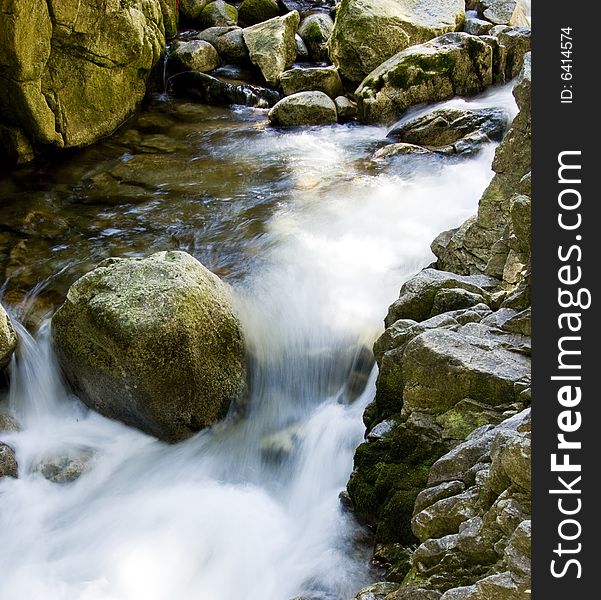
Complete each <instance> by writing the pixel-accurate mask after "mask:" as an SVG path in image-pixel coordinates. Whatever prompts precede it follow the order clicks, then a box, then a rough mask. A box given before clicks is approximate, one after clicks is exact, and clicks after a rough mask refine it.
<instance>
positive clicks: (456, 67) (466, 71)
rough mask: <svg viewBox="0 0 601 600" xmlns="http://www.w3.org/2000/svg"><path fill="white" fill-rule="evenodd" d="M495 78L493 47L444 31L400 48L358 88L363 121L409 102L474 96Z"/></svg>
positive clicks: (389, 114)
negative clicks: (401, 49) (431, 37)
mask: <svg viewBox="0 0 601 600" xmlns="http://www.w3.org/2000/svg"><path fill="white" fill-rule="evenodd" d="M492 83H493V47H492V46H491V45H489V43H487V41H486V40H483V39H482V38H479V37H476V36H472V35H469V34H467V33H464V32H460V33H448V34H446V35H443V36H440V37H438V38H436V39H434V40H432V41H430V42H427V43H425V44H421V45H418V46H412V47H410V48H407V49H406V50H403V51H402V52H399V53H398V54H396V55H395V56H393V57H392V58H390V59H389V60H387V61H386V62H384V63H383V64H381V65H380V66H379V67H378V68H376V69H375V70H374V71H373V72H372V73H370V74H369V75H368V76H367V77H366V78H365V79H364V80H363V82H362V83H361V85H360V86H359V87H358V88H357V91H356V94H355V95H356V97H357V102H358V105H359V111H360V114H361V115H362V117H363V119H364V120H365V121H366V122H369V123H374V122H384V123H387V122H388V123H390V122H394V121H395V120H397V119H398V118H399V117H400V116H401V115H402V114H403V113H404V112H405V110H407V108H409V107H410V106H413V105H415V104H420V103H422V102H438V101H440V100H446V99H447V98H450V97H452V96H457V95H459V96H473V95H474V94H478V93H480V92H482V91H483V90H484V89H485V88H487V87H488V86H489V85H491V84H492Z"/></svg>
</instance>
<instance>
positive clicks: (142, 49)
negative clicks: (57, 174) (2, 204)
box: [0, 0, 175, 161]
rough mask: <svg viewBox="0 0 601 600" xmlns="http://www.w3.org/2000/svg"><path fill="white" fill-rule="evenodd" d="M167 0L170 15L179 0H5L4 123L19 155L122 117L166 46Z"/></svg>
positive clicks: (78, 138) (0, 40)
mask: <svg viewBox="0 0 601 600" xmlns="http://www.w3.org/2000/svg"><path fill="white" fill-rule="evenodd" d="M163 8H165V9H166V13H167V16H169V14H171V12H172V11H173V12H174V11H175V0H129V1H128V2H113V1H110V0H97V1H95V2H92V1H91V0H82V2H77V3H68V2H59V1H58V0H51V1H50V2H38V1H37V0H4V2H3V3H2V14H3V17H2V31H1V33H0V87H1V88H2V89H3V93H2V94H1V95H0V124H1V125H2V126H3V127H2V130H3V131H4V132H5V134H4V135H3V139H2V141H3V142H4V143H5V144H6V143H11V140H12V144H13V148H12V152H13V154H14V155H15V158H16V159H17V161H23V160H26V159H27V158H31V157H32V156H33V150H37V149H43V148H45V147H54V148H69V147H77V146H85V145H87V144H91V143H93V142H95V141H96V140H98V139H99V138H101V137H103V136H106V135H108V134H109V133H111V132H112V131H113V130H115V129H116V128H117V127H118V126H119V125H121V123H122V122H123V121H124V120H125V119H126V118H127V117H128V116H129V115H130V114H131V113H132V112H133V111H134V110H135V109H136V108H137V106H138V104H139V103H140V102H141V100H142V98H143V97H144V94H145V93H146V80H147V78H148V76H149V74H150V71H151V69H152V68H153V67H154V65H155V64H156V63H157V62H158V60H159V58H160V56H161V54H162V53H163V52H164V49H165V18H164V16H163V10H162V9H163ZM168 11H169V12H168ZM174 14H175V13H174ZM15 143H18V145H17V147H16V148H15V146H14V144H15ZM32 149H33V150H32ZM8 150H9V152H11V149H10V148H9V149H8Z"/></svg>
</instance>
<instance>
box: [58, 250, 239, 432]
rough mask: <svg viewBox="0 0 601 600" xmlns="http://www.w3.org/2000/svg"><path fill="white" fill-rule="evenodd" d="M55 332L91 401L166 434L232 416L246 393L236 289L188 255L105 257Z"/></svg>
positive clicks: (78, 286) (74, 290)
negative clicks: (233, 294)
mask: <svg viewBox="0 0 601 600" xmlns="http://www.w3.org/2000/svg"><path fill="white" fill-rule="evenodd" d="M52 338H53V344H54V347H55V350H56V353H57V357H58V359H59V362H60V364H61V366H62V368H63V371H64V373H65V375H66V376H67V378H68V380H69V381H70V382H71V384H72V386H73V388H74V389H75V391H76V392H77V393H78V394H79V395H80V397H81V399H82V400H83V401H84V402H85V403H86V404H88V406H90V407H91V408H93V409H95V410H97V411H98V412H100V413H102V414H103V415H105V416H107V417H110V418H113V419H117V420H120V421H123V422H124V423H126V424H128V425H131V426H134V427H137V428H139V429H141V430H143V431H145V432H147V433H149V434H151V435H154V436H157V437H159V438H161V439H163V440H166V441H170V442H173V441H178V440H181V439H184V438H186V437H188V436H190V435H192V434H193V433H195V432H196V431H198V430H200V429H202V428H203V427H207V426H209V425H211V424H212V423H214V422H216V421H217V420H219V419H221V418H223V417H224V416H225V414H226V412H227V411H228V409H229V407H230V404H231V403H233V402H234V403H235V402H241V401H243V399H244V397H245V394H246V365H245V353H244V346H243V341H242V336H241V333H240V328H239V323H238V319H237V318H236V316H235V315H234V313H233V311H232V306H231V299H230V293H229V289H228V287H227V286H226V285H225V284H224V283H222V282H221V280H219V278H218V277H216V276H215V275H213V274H212V273H210V272H209V271H208V270H207V269H205V268H204V267H203V266H202V265H201V264H200V263H199V262H198V261H196V260H195V259H194V258H192V257H191V256H190V255H188V254H186V253H184V252H159V253H157V254H154V255H152V256H150V257H148V258H145V259H108V260H106V261H104V262H103V263H101V264H100V265H99V266H98V267H97V268H96V269H94V270H93V271H91V272H90V273H88V274H87V275H85V276H84V277H82V278H81V279H79V280H78V281H77V282H75V283H74V284H73V285H72V286H71V288H70V290H69V293H68V295H67V300H66V301H65V303H64V304H63V306H62V307H61V308H60V309H59V310H58V311H57V313H56V314H55V315H54V317H53V319H52Z"/></svg>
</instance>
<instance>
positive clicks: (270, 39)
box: [243, 11, 300, 85]
mask: <svg viewBox="0 0 601 600" xmlns="http://www.w3.org/2000/svg"><path fill="white" fill-rule="evenodd" d="M299 22H300V15H299V14H298V12H296V11H292V12H290V13H288V14H287V15H285V16H283V17H275V18H273V19H269V20H268V21H264V22H263V23H257V24H256V25H253V26H252V27H247V28H246V29H244V31H243V35H244V42H245V43H246V46H247V47H248V53H249V55H250V60H251V61H252V63H253V64H254V65H256V66H257V67H259V69H260V70H261V73H262V74H263V77H264V78H265V81H267V82H268V83H270V84H272V85H277V84H278V83H279V80H280V75H281V74H282V73H283V72H284V71H285V70H286V69H288V68H289V67H290V66H292V63H293V62H294V60H295V58H296V30H297V29H298V24H299Z"/></svg>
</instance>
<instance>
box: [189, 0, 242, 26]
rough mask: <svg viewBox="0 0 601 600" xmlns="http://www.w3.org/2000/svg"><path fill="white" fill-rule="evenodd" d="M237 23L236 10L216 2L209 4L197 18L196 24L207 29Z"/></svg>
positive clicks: (228, 5) (221, 2)
mask: <svg viewBox="0 0 601 600" xmlns="http://www.w3.org/2000/svg"><path fill="white" fill-rule="evenodd" d="M237 23H238V10H237V9H236V7H235V6H233V5H231V4H228V3H227V2H223V0H216V1H215V2H209V3H208V4H207V5H206V6H205V7H204V8H203V10H202V12H201V13H200V16H199V17H198V24H199V25H200V27H202V28H203V29H206V28H207V27H226V26H228V25H236V24H237Z"/></svg>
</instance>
